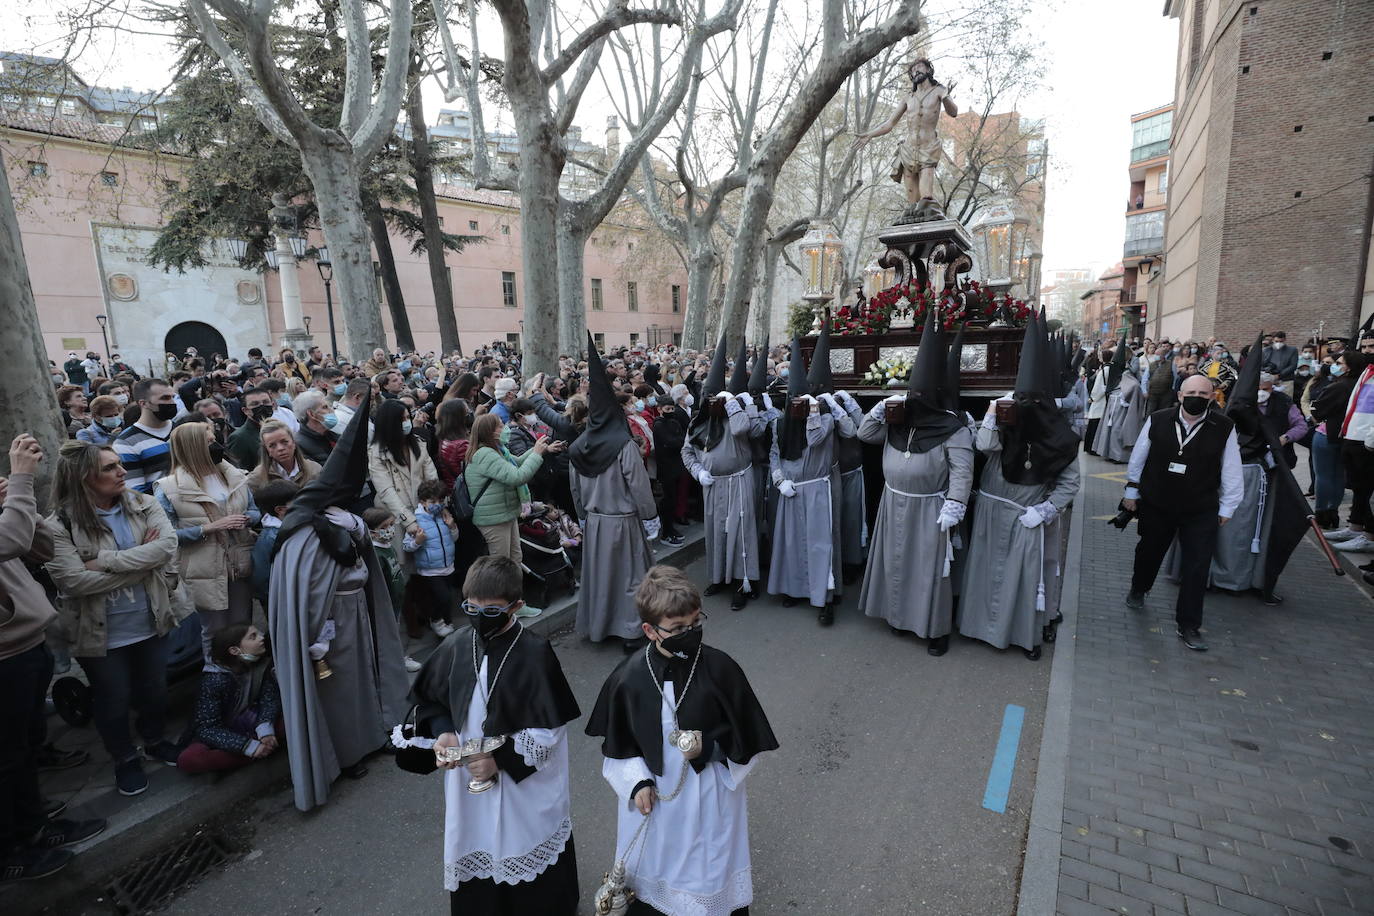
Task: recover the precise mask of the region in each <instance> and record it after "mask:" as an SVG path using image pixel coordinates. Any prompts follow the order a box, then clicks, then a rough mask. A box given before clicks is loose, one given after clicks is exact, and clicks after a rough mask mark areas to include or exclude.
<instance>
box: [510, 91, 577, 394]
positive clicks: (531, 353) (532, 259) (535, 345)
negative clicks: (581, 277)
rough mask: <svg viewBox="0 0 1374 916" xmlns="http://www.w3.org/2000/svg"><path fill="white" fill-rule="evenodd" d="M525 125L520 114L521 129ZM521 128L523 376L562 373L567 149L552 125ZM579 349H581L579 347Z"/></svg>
mask: <svg viewBox="0 0 1374 916" xmlns="http://www.w3.org/2000/svg"><path fill="white" fill-rule="evenodd" d="M520 120H521V118H520V115H519V114H518V113H517V114H516V122H517V124H518V123H519V121H520ZM530 120H531V121H533V122H534V123H527V124H524V125H521V129H520V130H519V132H518V136H519V137H520V138H521V142H520V201H521V208H520V237H521V239H520V240H521V245H520V265H521V268H522V272H523V273H524V275H525V325H524V339H523V340H522V341H521V346H522V348H523V349H524V360H523V364H522V371H523V372H524V375H525V377H526V378H529V377H531V376H532V375H533V374H534V373H536V372H546V373H548V374H549V375H554V374H556V373H557V372H558V343H559V341H558V329H559V303H558V292H559V290H558V286H559V284H558V253H559V247H560V245H559V239H558V176H559V174H560V173H561V172H562V163H561V162H560V161H559V160H560V159H561V158H562V156H563V153H562V143H561V141H560V140H559V138H558V137H557V136H555V135H554V134H553V131H552V130H551V129H550V126H549V125H548V124H547V123H544V122H542V121H539V120H536V119H535V118H530ZM578 349H581V348H580V347H579V348H578Z"/></svg>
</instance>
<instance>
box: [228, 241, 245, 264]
mask: <svg viewBox="0 0 1374 916" xmlns="http://www.w3.org/2000/svg"><path fill="white" fill-rule="evenodd" d="M224 244H226V245H228V246H229V256H230V257H232V258H233V259H234V260H235V261H238V262H239V263H240V264H242V263H243V259H244V258H246V257H248V242H247V241H246V240H244V239H225V240H224Z"/></svg>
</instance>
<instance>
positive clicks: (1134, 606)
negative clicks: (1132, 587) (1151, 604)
mask: <svg viewBox="0 0 1374 916" xmlns="http://www.w3.org/2000/svg"><path fill="white" fill-rule="evenodd" d="M1126 607H1128V608H1130V609H1131V610H1133V611H1138V610H1140V609H1141V608H1143V607H1145V593H1144V592H1137V591H1131V592H1127V593H1126Z"/></svg>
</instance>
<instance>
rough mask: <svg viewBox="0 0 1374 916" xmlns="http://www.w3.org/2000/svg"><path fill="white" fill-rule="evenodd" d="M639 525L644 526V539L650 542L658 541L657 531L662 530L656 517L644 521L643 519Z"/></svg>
mask: <svg viewBox="0 0 1374 916" xmlns="http://www.w3.org/2000/svg"><path fill="white" fill-rule="evenodd" d="M640 524H642V525H643V526H644V536H645V537H646V538H648V539H649V540H651V541H656V540H658V533H659V531H660V530H662V529H661V527H660V523H659V520H658V519H657V518H656V517H655V518H646V519H645V520H644V521H643V522H641V523H640Z"/></svg>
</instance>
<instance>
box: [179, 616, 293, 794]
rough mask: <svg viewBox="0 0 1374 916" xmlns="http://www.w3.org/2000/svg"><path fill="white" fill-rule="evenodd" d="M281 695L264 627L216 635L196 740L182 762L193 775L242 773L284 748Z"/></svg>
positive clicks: (199, 704)
mask: <svg viewBox="0 0 1374 916" xmlns="http://www.w3.org/2000/svg"><path fill="white" fill-rule="evenodd" d="M279 731H281V694H280V692H279V691H278V690H277V678H276V675H275V674H274V672H273V670H272V662H271V659H270V658H269V657H268V655H267V642H266V640H265V639H264V638H263V635H262V634H261V633H259V632H258V628H257V627H255V626H252V625H251V624H247V623H236V624H231V625H230V626H227V627H224V628H223V629H220V630H216V631H215V633H214V635H212V636H211V637H210V663H209V664H207V665H206V666H205V673H204V674H203V675H201V679H200V698H199V699H197V700H196V711H195V716H194V718H193V719H192V736H193V740H192V742H191V743H190V744H189V745H188V746H187V747H186V749H185V750H184V751H182V752H181V756H180V757H178V758H177V766H178V767H179V768H180V769H182V770H184V771H185V772H187V773H211V772H215V771H219V770H236V769H238V768H239V767H241V766H245V765H247V764H249V763H252V762H253V761H254V760H261V759H262V758H264V757H267V756H269V755H271V754H272V753H273V752H275V751H276V750H277V748H278V747H280V741H279V739H278V738H277V734H278V732H279Z"/></svg>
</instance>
